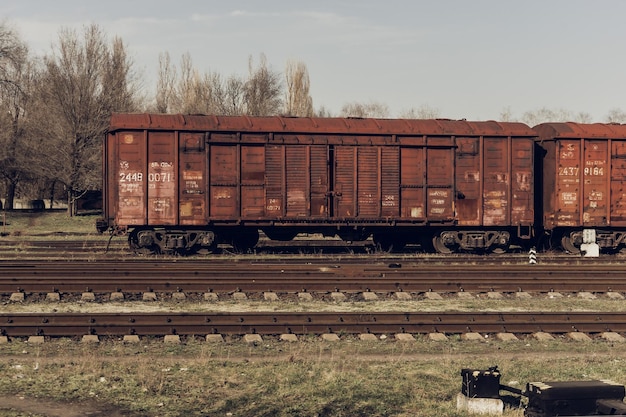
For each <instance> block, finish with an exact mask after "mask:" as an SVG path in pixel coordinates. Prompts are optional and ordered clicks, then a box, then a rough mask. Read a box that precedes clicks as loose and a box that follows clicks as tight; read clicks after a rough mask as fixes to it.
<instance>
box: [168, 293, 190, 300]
mask: <svg viewBox="0 0 626 417" xmlns="http://www.w3.org/2000/svg"><path fill="white" fill-rule="evenodd" d="M186 299H187V294H185V293H184V292H173V293H172V300H174V301H185V300H186Z"/></svg>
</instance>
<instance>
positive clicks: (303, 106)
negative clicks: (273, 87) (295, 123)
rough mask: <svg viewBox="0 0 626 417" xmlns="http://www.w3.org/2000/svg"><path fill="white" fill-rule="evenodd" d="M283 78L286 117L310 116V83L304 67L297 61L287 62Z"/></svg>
mask: <svg viewBox="0 0 626 417" xmlns="http://www.w3.org/2000/svg"><path fill="white" fill-rule="evenodd" d="M285 78H286V80H287V92H286V99H285V107H286V108H285V113H286V114H287V115H288V116H299V117H310V116H312V115H313V99H312V98H311V95H310V94H309V88H310V86H311V83H310V81H309V72H308V70H307V68H306V65H304V63H303V62H299V61H288V62H287V70H286V71H285Z"/></svg>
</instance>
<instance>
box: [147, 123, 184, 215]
mask: <svg viewBox="0 0 626 417" xmlns="http://www.w3.org/2000/svg"><path fill="white" fill-rule="evenodd" d="M174 135H175V132H149V133H148V224H151V225H172V224H176V223H177V220H178V219H177V214H178V199H177V192H176V183H177V181H176V179H177V178H178V169H177V167H178V147H177V146H176V139H175V136H174Z"/></svg>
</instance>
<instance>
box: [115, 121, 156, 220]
mask: <svg viewBox="0 0 626 417" xmlns="http://www.w3.org/2000/svg"><path fill="white" fill-rule="evenodd" d="M113 139H114V140H113V143H112V145H113V146H112V147H111V148H110V149H109V151H110V152H111V154H112V155H113V159H112V160H111V165H110V167H109V175H110V176H111V177H112V178H111V185H112V186H113V187H112V188H113V192H112V193H111V194H110V195H111V198H113V196H115V198H116V199H117V210H116V213H115V214H116V216H115V222H116V224H118V225H120V226H141V225H145V224H147V221H148V219H147V211H146V199H145V196H146V192H147V190H146V184H147V176H148V175H147V172H146V166H147V157H146V151H147V147H146V138H145V134H144V132H125V131H120V132H117V133H116V134H115V136H114V137H113Z"/></svg>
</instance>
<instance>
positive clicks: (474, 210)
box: [98, 114, 536, 253]
mask: <svg viewBox="0 0 626 417" xmlns="http://www.w3.org/2000/svg"><path fill="white" fill-rule="evenodd" d="M535 136H536V134H535V132H534V131H533V130H531V129H530V128H529V127H528V126H526V125H524V124H521V123H498V122H467V121H451V120H391V119H352V118H285V117H259V118H253V117H246V116H240V117H234V116H231V117H227V116H202V115H162V114H114V115H113V116H112V118H111V125H110V129H109V132H108V134H107V137H106V139H105V145H104V173H105V183H104V201H105V207H104V217H105V218H104V219H103V220H102V221H100V222H99V225H98V228H99V230H101V231H103V230H106V229H109V230H112V231H113V232H116V233H126V232H128V233H129V243H130V245H131V247H132V248H133V249H135V250H137V251H143V252H170V251H178V252H195V251H207V252H208V251H212V250H214V249H215V247H216V245H217V244H218V243H231V244H232V245H234V246H235V247H237V248H239V249H242V250H245V249H249V248H251V247H253V246H254V245H255V244H256V242H257V240H258V238H259V230H262V231H263V232H264V233H265V234H266V235H267V236H268V237H269V238H271V239H280V240H290V239H292V238H293V237H294V236H295V235H296V234H298V233H301V232H309V233H323V234H324V235H327V236H330V235H338V236H339V237H341V238H342V239H344V240H363V239H366V238H368V237H369V236H370V235H373V238H374V241H375V242H376V243H377V244H378V245H380V246H381V247H383V248H384V249H390V248H392V247H393V248H400V247H402V246H404V245H405V244H407V243H420V244H422V245H423V246H425V247H434V249H436V250H437V251H439V252H444V253H447V252H453V251H457V250H479V251H496V252H501V251H505V250H507V249H508V248H509V246H510V245H511V244H518V245H520V244H521V245H523V244H526V243H527V242H529V241H530V239H531V238H532V237H533V233H534V229H533V221H534V211H533V210H534V200H533V181H534V180H533V158H534V155H533V152H534V140H535Z"/></svg>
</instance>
